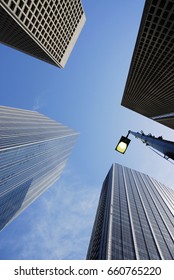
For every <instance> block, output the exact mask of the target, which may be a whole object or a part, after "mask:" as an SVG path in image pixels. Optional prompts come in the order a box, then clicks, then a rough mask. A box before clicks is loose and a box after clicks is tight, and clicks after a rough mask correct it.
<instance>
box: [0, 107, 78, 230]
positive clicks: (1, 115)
mask: <svg viewBox="0 0 174 280" xmlns="http://www.w3.org/2000/svg"><path fill="white" fill-rule="evenodd" d="M0 136H1V137H0V230H2V229H3V228H4V227H5V226H6V225H7V224H8V223H9V222H11V221H12V220H13V219H14V218H15V217H16V216H18V215H19V214H20V213H21V212H22V211H23V210H24V209H25V208H26V207H27V206H28V205H29V204H30V203H32V202H33V201H34V200H35V199H36V198H37V197H38V196H40V195H41V194H42V193H43V192H44V191H45V190H47V189H48V188H49V187H50V186H51V185H52V184H53V183H54V182H55V181H56V180H57V179H58V178H59V177H60V175H61V173H62V171H63V169H64V167H65V164H66V162H67V159H68V157H69V155H70V152H71V150H72V147H73V145H74V143H75V139H76V137H77V133H76V132H75V131H73V130H71V129H69V128H68V127H66V126H63V125H62V124H60V123H57V122H56V121H53V120H51V119H49V118H48V117H46V116H44V115H42V114H40V113H37V112H34V111H28V110H21V109H15V108H9V107H2V106H0Z"/></svg>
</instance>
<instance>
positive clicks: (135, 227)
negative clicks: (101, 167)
mask: <svg viewBox="0 0 174 280" xmlns="http://www.w3.org/2000/svg"><path fill="white" fill-rule="evenodd" d="M87 259H109V260H110V259H115V260H119V259H120V260H124V259H128V260H132V259H133V260H134V259H138V260H142V259H147V260H148V259H150V260H158V259H167V260H168V259H174V191H173V190H171V189H169V188H168V187H166V186H164V185H163V184H161V183H159V182H157V181H156V180H154V179H152V178H150V177H149V176H148V175H145V174H143V173H140V172H138V171H135V170H132V169H130V168H127V167H123V166H121V165H119V164H113V165H112V167H111V169H110V171H109V173H108V175H107V176H106V178H105V181H104V183H103V187H102V191H101V195H100V199H99V205H98V209H97V214H96V218H95V223H94V227H93V231H92V235H91V240H90V244H89V249H88V254H87Z"/></svg>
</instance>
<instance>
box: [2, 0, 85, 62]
mask: <svg viewBox="0 0 174 280" xmlns="http://www.w3.org/2000/svg"><path fill="white" fill-rule="evenodd" d="M85 20H86V18H85V14H84V10H83V7H82V4H81V0H69V1H67V0H0V42H2V43H4V44H6V45H8V46H11V47H14V48H16V49H18V50H20V51H23V52H25V53H27V54H29V55H32V56H34V57H37V58H39V59H41V60H44V61H46V62H48V63H51V64H53V65H56V66H59V67H64V66H65V63H66V61H67V59H68V57H69V55H70V53H71V51H72V49H73V47H74V45H75V43H76V41H77V38H78V36H79V34H80V32H81V30H82V28H83V25H84V23H85Z"/></svg>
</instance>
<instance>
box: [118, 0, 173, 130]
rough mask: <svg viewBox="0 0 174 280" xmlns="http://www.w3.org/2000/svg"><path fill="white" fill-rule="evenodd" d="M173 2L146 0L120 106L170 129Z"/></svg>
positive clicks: (171, 114)
mask: <svg viewBox="0 0 174 280" xmlns="http://www.w3.org/2000/svg"><path fill="white" fill-rule="evenodd" d="M173 56H174V0H146V2H145V7H144V12H143V16H142V20H141V24H140V28H139V33H138V37H137V41H136V45H135V49H134V53H133V57H132V62H131V66H130V70H129V74H128V78H127V82H126V86H125V90H124V95H123V99H122V105H123V106H125V107H127V108H129V109H131V110H133V111H135V112H137V113H140V114H142V115H144V116H146V117H148V118H150V119H153V120H155V121H157V122H159V123H161V124H163V125H166V126H168V127H170V128H172V129H174V75H173V69H174V58H173Z"/></svg>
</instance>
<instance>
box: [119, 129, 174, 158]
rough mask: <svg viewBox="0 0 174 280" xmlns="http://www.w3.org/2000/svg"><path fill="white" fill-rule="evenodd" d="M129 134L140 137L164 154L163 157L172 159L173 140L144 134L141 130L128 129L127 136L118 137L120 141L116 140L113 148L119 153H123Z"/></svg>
mask: <svg viewBox="0 0 174 280" xmlns="http://www.w3.org/2000/svg"><path fill="white" fill-rule="evenodd" d="M129 134H132V135H134V136H135V138H138V139H140V140H141V141H142V142H143V143H145V144H146V146H150V147H152V148H154V149H155V150H157V151H159V152H160V153H162V154H163V155H164V158H165V159H169V158H171V159H172V160H174V142H172V141H168V140H164V139H163V138H162V136H159V137H155V136H152V134H150V133H149V134H148V135H145V134H144V132H143V131H141V133H139V132H134V131H131V130H129V131H128V134H127V136H126V137H125V136H122V137H121V138H120V141H119V142H118V144H117V146H116V148H115V150H116V151H117V152H119V153H122V154H124V153H125V151H126V149H127V147H128V145H129V143H130V141H131V140H130V139H129V138H128V136H129Z"/></svg>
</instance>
